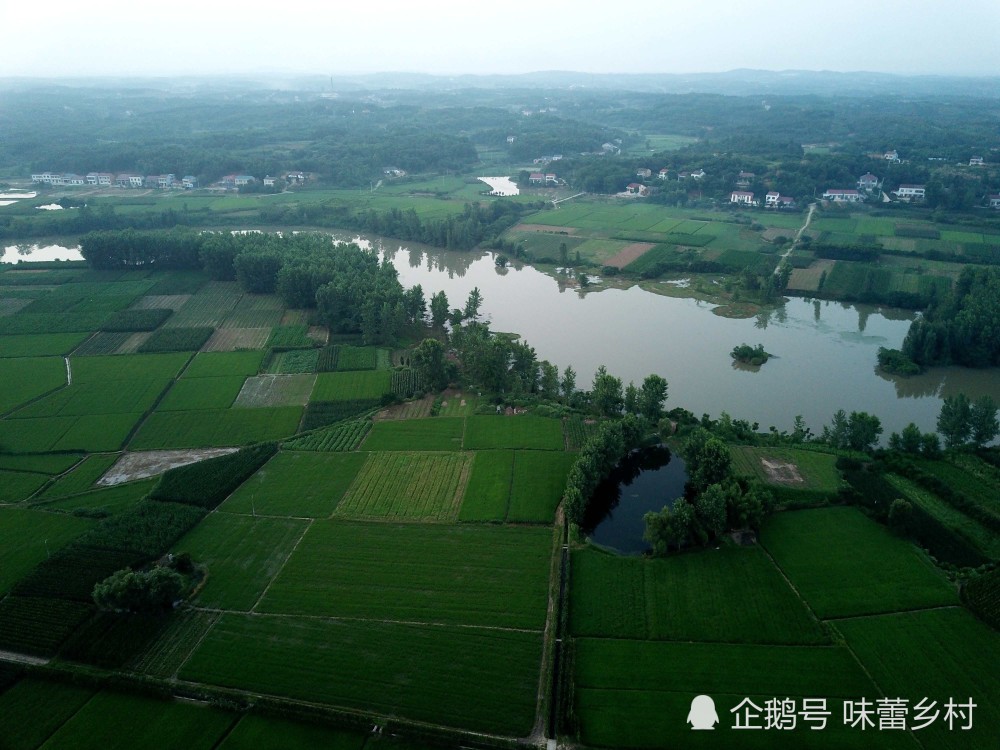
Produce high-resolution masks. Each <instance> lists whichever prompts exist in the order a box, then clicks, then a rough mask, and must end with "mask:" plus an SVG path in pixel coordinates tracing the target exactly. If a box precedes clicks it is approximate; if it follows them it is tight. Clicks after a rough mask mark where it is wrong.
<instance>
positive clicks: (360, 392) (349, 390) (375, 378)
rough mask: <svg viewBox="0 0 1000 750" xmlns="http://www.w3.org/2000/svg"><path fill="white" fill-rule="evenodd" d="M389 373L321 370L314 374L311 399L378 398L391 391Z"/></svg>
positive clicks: (348, 399) (350, 399) (381, 371)
mask: <svg viewBox="0 0 1000 750" xmlns="http://www.w3.org/2000/svg"><path fill="white" fill-rule="evenodd" d="M390 380H391V378H390V374H389V372H388V371H385V370H371V371H366V370H359V371H357V372H321V373H320V374H319V375H317V376H316V386H315V388H313V391H312V400H313V401H342V400H346V401H352V400H355V399H363V398H374V399H377V398H380V397H381V396H383V395H385V394H386V393H390V392H391V391H392V388H391V385H390Z"/></svg>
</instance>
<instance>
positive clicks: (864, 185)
mask: <svg viewBox="0 0 1000 750" xmlns="http://www.w3.org/2000/svg"><path fill="white" fill-rule="evenodd" d="M877 187H878V177H876V176H875V175H873V174H872V173H871V172H866V173H865V174H863V175H861V176H860V177H859V178H858V190H865V191H867V192H869V193H870V192H871V191H872V190H874V189H875V188H877Z"/></svg>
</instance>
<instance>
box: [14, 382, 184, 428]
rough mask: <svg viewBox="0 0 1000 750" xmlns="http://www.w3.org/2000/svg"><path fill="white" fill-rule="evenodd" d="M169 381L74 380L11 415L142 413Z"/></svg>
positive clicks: (23, 416)
mask: <svg viewBox="0 0 1000 750" xmlns="http://www.w3.org/2000/svg"><path fill="white" fill-rule="evenodd" d="M169 384H170V381H168V380H107V381H104V382H90V383H73V384H72V385H68V386H66V387H65V388H62V389H60V390H58V391H56V392H55V393H52V394H50V395H48V396H45V397H43V398H41V399H39V400H38V401H35V402H34V403H32V404H30V405H28V406H25V407H23V408H21V409H18V410H17V412H15V413H14V414H13V415H12V416H13V417H14V418H17V419H23V418H29V417H79V416H84V415H92V414H142V413H143V412H145V411H147V410H149V409H150V408H151V407H152V406H153V404H154V403H155V402H156V400H157V399H158V398H159V397H160V394H162V393H163V392H164V391H165V390H166V389H167V386H168V385H169Z"/></svg>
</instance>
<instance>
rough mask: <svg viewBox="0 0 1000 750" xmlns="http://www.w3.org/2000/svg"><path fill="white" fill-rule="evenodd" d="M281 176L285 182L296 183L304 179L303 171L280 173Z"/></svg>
mask: <svg viewBox="0 0 1000 750" xmlns="http://www.w3.org/2000/svg"><path fill="white" fill-rule="evenodd" d="M282 177H283V178H284V180H285V182H294V183H296V184H299V183H303V182H305V181H306V173H305V172H288V173H286V174H284V175H282Z"/></svg>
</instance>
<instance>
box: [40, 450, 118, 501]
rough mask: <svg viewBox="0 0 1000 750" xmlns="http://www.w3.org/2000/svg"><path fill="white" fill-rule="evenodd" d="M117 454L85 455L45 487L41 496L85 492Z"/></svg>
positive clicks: (107, 467) (52, 496)
mask: <svg viewBox="0 0 1000 750" xmlns="http://www.w3.org/2000/svg"><path fill="white" fill-rule="evenodd" d="M117 460H118V456H102V455H96V454H95V455H91V456H87V457H86V458H85V459H84V460H83V461H82V462H80V465H79V466H77V467H76V468H74V469H73V471H71V472H69V473H68V474H66V475H64V476H61V477H59V478H58V479H57V480H56V481H55V482H53V483H52V484H51V485H49V486H48V487H46V488H45V492H43V493H42V497H45V498H55V497H66V496H67V495H75V494H76V493H78V492H86V491H87V490H90V489H93V487H94V482H96V481H97V480H98V479H100V478H101V477H102V476H104V472H106V471H107V470H108V469H110V468H111V467H112V466H113V465H114V463H115V461H117Z"/></svg>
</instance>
